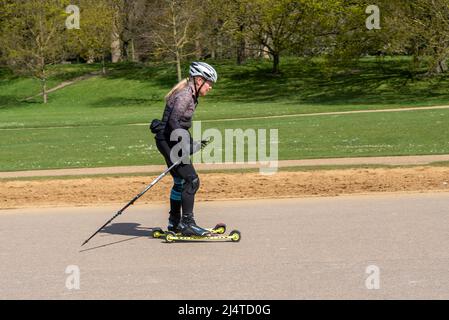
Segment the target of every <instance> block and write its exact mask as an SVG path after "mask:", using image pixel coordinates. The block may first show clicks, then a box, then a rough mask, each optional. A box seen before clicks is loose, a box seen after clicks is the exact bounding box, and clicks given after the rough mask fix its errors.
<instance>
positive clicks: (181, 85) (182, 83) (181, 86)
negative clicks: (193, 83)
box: [165, 78, 189, 102]
mask: <svg viewBox="0 0 449 320" xmlns="http://www.w3.org/2000/svg"><path fill="white" fill-rule="evenodd" d="M188 84H189V78H185V79H183V80H181V81H179V82H178V84H176V85H175V86H174V87H173V88H172V89H171V90H170V92H169V93H167V95H166V96H165V101H166V102H167V101H168V99H169V98H170V97H171V96H172V94H174V93H176V92H178V91H179V90H182V89H184V88H185V87H187V85H188Z"/></svg>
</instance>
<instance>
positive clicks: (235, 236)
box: [165, 230, 241, 243]
mask: <svg viewBox="0 0 449 320" xmlns="http://www.w3.org/2000/svg"><path fill="white" fill-rule="evenodd" d="M240 239H241V234H240V231H238V230H233V231H231V232H230V233H229V235H224V234H213V233H208V234H206V235H202V236H199V235H183V234H182V233H178V234H176V233H174V232H173V231H168V232H167V233H166V234H165V241H166V242H167V243H172V242H176V241H186V242H189V241H198V242H203V241H207V242H214V241H216V242H224V241H232V242H239V241H240Z"/></svg>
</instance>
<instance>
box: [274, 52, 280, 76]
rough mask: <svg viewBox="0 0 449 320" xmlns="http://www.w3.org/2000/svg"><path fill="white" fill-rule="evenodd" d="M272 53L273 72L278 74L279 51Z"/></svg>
mask: <svg viewBox="0 0 449 320" xmlns="http://www.w3.org/2000/svg"><path fill="white" fill-rule="evenodd" d="M272 55H273V73H274V74H278V73H279V60H280V57H279V53H277V52H275V53H272Z"/></svg>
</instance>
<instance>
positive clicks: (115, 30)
mask: <svg viewBox="0 0 449 320" xmlns="http://www.w3.org/2000/svg"><path fill="white" fill-rule="evenodd" d="M111 39H112V41H111V60H112V63H117V62H120V61H121V60H122V48H121V45H120V32H119V27H118V26H117V21H115V22H114V23H113V25H112V36H111Z"/></svg>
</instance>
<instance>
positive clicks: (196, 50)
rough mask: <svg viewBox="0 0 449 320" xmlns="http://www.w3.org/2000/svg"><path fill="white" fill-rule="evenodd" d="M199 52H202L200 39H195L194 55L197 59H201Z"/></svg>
mask: <svg viewBox="0 0 449 320" xmlns="http://www.w3.org/2000/svg"><path fill="white" fill-rule="evenodd" d="M201 53H202V48H201V43H200V40H198V39H197V40H195V56H196V59H197V60H200V59H201Z"/></svg>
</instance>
